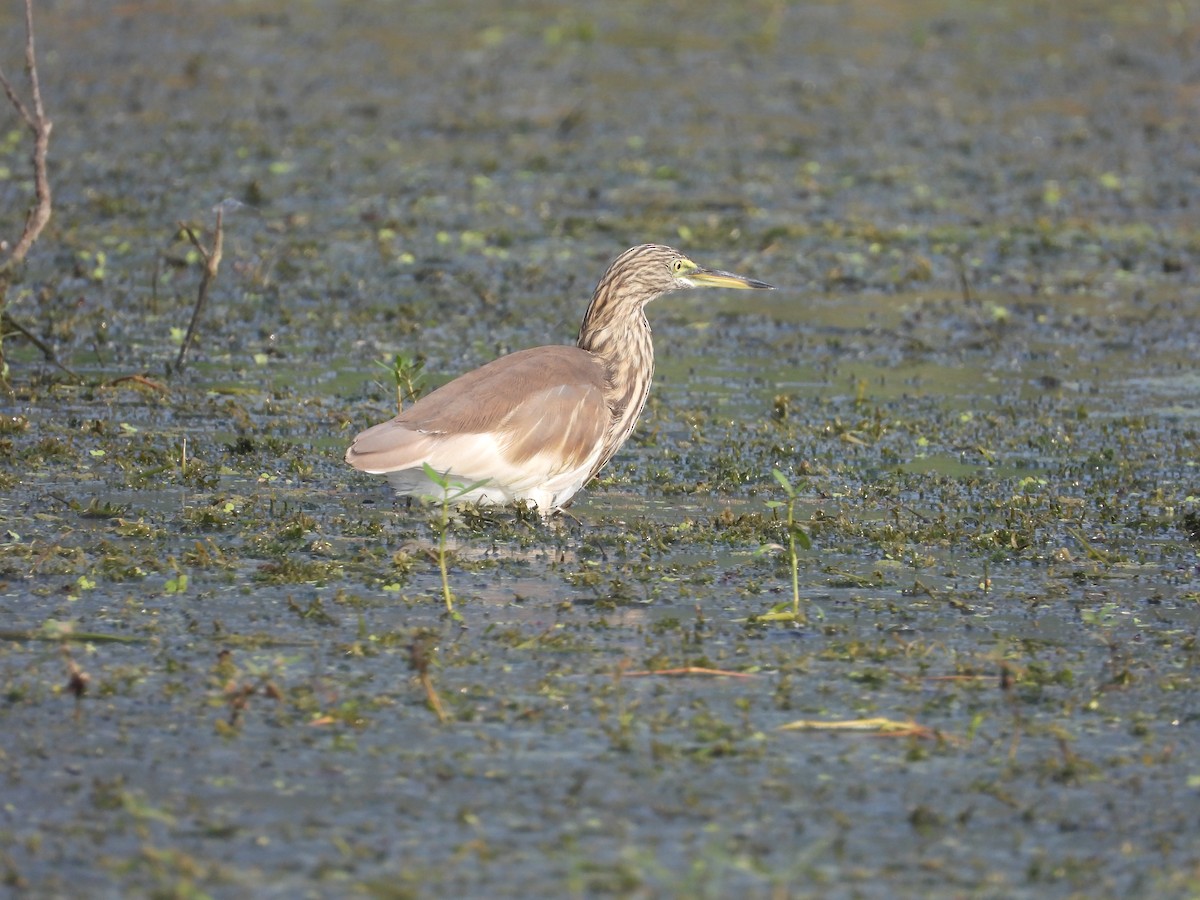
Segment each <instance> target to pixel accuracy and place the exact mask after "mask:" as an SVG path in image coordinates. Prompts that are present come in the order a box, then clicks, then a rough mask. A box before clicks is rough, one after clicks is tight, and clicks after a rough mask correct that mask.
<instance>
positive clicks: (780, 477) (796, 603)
mask: <svg viewBox="0 0 1200 900" xmlns="http://www.w3.org/2000/svg"><path fill="white" fill-rule="evenodd" d="M771 474H772V475H774V476H775V480H776V481H777V482H779V486H780V487H782V488H783V493H784V495H785V497H786V498H787V499H785V500H768V501H767V508H768V509H786V510H787V521H786V526H787V535H788V546H787V550H788V560H789V562H790V563H791V568H792V609H791V612H790V613H788V612H779V611H774V612H772V613H769V614H768V615H767V616H759V619H764V618H768V619H772V620H781V619H787V620H790V621H793V622H803V621H805V619H806V617H805V616H804V614H803V613H801V612H800V555H799V553H798V551H797V547H799V548H801V549H803V550H810V549H812V538H811V537H810V536H809V533H808V530H807V529H805V527H804V526H803V525H801V524H800V523H799V522H797V521H796V503H797V501H799V499H800V496H799V494H797V493H796V489H795V488H794V487H793V486H792V483H791V482H790V481H789V480H788V477H787V476H786V475H784V474H783V472H781V471H779V469H773V470H772V472H771ZM782 549H783V547H781V546H780V545H778V544H767V545H765V546H763V547H760V548H759V553H764V552H766V551H768V550H782Z"/></svg>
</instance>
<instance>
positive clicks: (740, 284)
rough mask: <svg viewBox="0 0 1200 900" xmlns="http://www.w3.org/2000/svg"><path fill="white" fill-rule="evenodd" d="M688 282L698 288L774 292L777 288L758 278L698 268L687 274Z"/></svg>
mask: <svg viewBox="0 0 1200 900" xmlns="http://www.w3.org/2000/svg"><path fill="white" fill-rule="evenodd" d="M687 278H688V281H691V282H693V283H694V284H695V285H696V286H697V287H720V288H737V289H739V290H762V291H773V290H775V286H774V285H772V284H767V283H766V282H765V281H759V280H758V279H757V278H747V277H745V276H744V275H734V274H733V273H732V272H722V271H721V270H720V269H701V268H696V269H693V270H692V271H691V272H688V274H687Z"/></svg>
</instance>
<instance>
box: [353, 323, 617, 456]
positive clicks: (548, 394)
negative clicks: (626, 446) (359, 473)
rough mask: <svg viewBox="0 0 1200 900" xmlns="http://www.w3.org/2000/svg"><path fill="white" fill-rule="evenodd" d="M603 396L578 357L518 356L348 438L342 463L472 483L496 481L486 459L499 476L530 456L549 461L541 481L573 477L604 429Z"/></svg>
mask: <svg viewBox="0 0 1200 900" xmlns="http://www.w3.org/2000/svg"><path fill="white" fill-rule="evenodd" d="M604 388H605V373H604V368H603V366H601V364H600V363H599V362H597V361H596V359H595V357H594V356H592V354H590V353H588V352H587V351H586V350H581V349H579V348H578V347H536V348H534V349H532V350H522V351H520V352H518V353H513V354H510V355H508V356H502V357H501V358H500V359H497V360H494V361H492V362H490V363H488V364H487V365H485V366H482V367H480V368H478V369H475V370H474V371H472V372H468V373H467V374H465V375H463V376H461V377H459V378H456V379H455V380H454V381H451V382H450V383H449V384H446V385H444V386H442V387H440V388H438V389H437V390H436V391H434V392H433V393H431V394H428V395H427V396H425V397H422V398H421V399H420V400H418V401H417V402H416V403H414V404H413V405H412V406H411V407H409V408H408V409H406V410H405V411H404V412H402V413H401V414H400V415H399V416H397V417H396V418H394V419H392V420H391V421H390V422H384V423H383V424H381V425H376V426H375V427H373V428H368V429H367V430H366V431H364V432H363V433H362V434H360V435H359V436H358V437H357V438H355V440H354V443H353V444H352V445H351V447H350V449H349V450H348V451H347V453H346V460H347V462H349V463H350V464H351V465H353V466H354V467H355V468H358V469H362V470H365V471H369V472H388V471H395V470H399V469H406V468H411V467H418V466H420V465H422V463H425V462H428V463H430V465H432V466H433V467H434V468H435V469H438V470H439V471H450V470H452V471H454V472H457V473H461V474H462V475H464V476H466V475H470V476H472V477H478V478H485V477H503V476H500V472H499V471H497V470H496V466H497V462H498V461H497V460H496V459H495V457H496V455H500V456H502V457H503V462H502V463H501V464H500V466H499V468H500V469H502V470H506V474H509V473H511V467H512V466H517V467H519V466H520V465H521V464H522V463H524V462H526V461H528V460H530V459H532V458H533V457H535V456H538V455H539V454H549V455H550V458H551V459H553V460H554V462H553V464H549V465H548V471H549V472H558V471H563V470H566V469H570V468H574V467H576V466H579V465H582V464H583V463H584V462H585V461H586V460H588V459H589V458H590V457H592V455H593V453H594V452H595V450H596V448H597V446H598V445H599V444H600V442H601V441H602V440H603V439H604V435H605V432H606V430H607V429H608V426H609V423H610V421H611V414H610V412H609V410H608V406H607V404H606V402H605V398H604ZM489 456H490V457H491V459H490V460H489V459H488V457H489ZM531 474H532V473H531Z"/></svg>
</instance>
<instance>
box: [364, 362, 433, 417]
mask: <svg viewBox="0 0 1200 900" xmlns="http://www.w3.org/2000/svg"><path fill="white" fill-rule="evenodd" d="M375 365H377V366H379V368H381V369H384V370H386V371H387V372H388V374H390V375H391V376H392V383H393V384H394V385H395V387H396V412H397V413H402V412H404V401H405V400H416V399H417V397H419V396H420V395H421V391H422V390H423V388H424V382H425V373H424V372H422V371H421V370H422V369H424V368H425V360H423V359H420V358H419V357H418V358H414V357H411V356H405V355H404V354H403V353H397V354H396V355H395V356H394V357H392V360H391V362H387V361H381V360H378V359H377V360H375Z"/></svg>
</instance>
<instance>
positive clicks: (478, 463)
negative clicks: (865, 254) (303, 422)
mask: <svg viewBox="0 0 1200 900" xmlns="http://www.w3.org/2000/svg"><path fill="white" fill-rule="evenodd" d="M693 287H728V288H770V287H771V286H770V285H769V284H766V283H764V282H761V281H755V280H754V279H752V278H745V277H743V276H741V275H732V274H730V273H728V272H722V271H719V270H716V269H705V268H702V267H700V266H698V265H696V264H695V263H694V262H692V261H691V260H690V259H688V258H687V257H686V256H684V255H683V254H682V253H680V252H679V251H678V250H672V249H671V248H670V247H664V246H662V245H659V244H642V245H641V246H638V247H633V248H631V249H629V250H626V251H625V252H624V253H622V254H621V255H620V256H618V257H617V258H616V259H615V260H614V261H613V263H612V265H611V266H609V268H608V271H607V272H605V273H604V277H603V278H601V279H600V283H599V284H598V285H597V286H596V291H595V293H594V294H593V295H592V302H591V304H590V305H589V306H588V309H587V313H586V314H585V315H584V317H583V324H582V325H581V326H580V328H579V340H578V342H577V345H576V346H574V347H565V346H564V347H535V348H533V349H532V350H521V351H519V352H517V353H512V354H509V355H508V356H502V357H500V358H499V359H496V360H493V361H492V362H490V363H488V364H487V365H485V366H482V367H480V368H478V369H475V370H474V371H472V372H468V373H467V374H465V375H463V376H461V377H459V378H456V379H455V380H454V381H451V382H450V383H449V384H446V385H444V386H442V387H440V388H438V389H437V390H436V391H433V392H432V393H431V394H428V395H427V396H425V397H422V398H421V399H420V400H418V401H417V402H416V403H414V404H413V405H412V406H411V407H409V408H408V409H406V410H404V412H402V413H401V414H400V415H398V416H396V418H394V419H392V420H391V421H388V422H384V423H383V424H381V425H376V426H374V427H373V428H368V429H367V430H366V431H364V432H362V434H360V435H359V436H358V437H356V438H355V439H354V442H353V443H352V444H351V445H350V449H349V450H347V451H346V462H348V463H349V464H350V465H352V466H354V468H356V469H360V470H362V471H364V472H370V473H373V474H380V475H387V476H388V480H389V481H390V482H391V484H392V486H393V487H394V488H395V489H396V491H397V492H398V493H400V494H407V495H409V496H415V497H426V498H435V499H440V498H441V496H442V490H441V488H440V487H438V486H437V485H436V484H435V483H434V482H433V481H431V480H430V479H429V478H428V476H427V475H426V473H425V468H424V467H425V465H426V464H428V465H429V466H430V467H431V468H432V469H433V470H434V471H435V472H437V473H439V474H440V475H443V476H445V477H446V478H447V480H448V481H449V482H450V483H451V484H452V485H459V486H461V487H465V488H470V490H467V491H465V492H457V491H455V490H453V489H452V490H451V491H450V497H451V499H452V500H453V502H455V503H466V502H473V501H480V502H489V503H508V502H511V501H514V500H526V501H529V502H530V503H532V504H534V505H536V506H537V508H538V510H539V511H540V512H541V513H542V514H543V515H549V514H550V513H552V512H555V511H556V510H559V509H562V508H563V507H564V506H566V505H567V504H568V503H569V502H570V500H571V498H572V497H573V496H574V494H575V493H576V492H577V491H578V490H579V489H580V488H581V487H583V486H584V485H585V484H587V483H588V481H590V480H591V479H592V477H593V476H595V475H596V473H598V472H599V471H600V470H601V469H603V468H604V466H605V465H607V464H608V461H609V460H610V459H612V456H613V454H614V453H616V452H617V450H618V449H620V447H621V445H622V444H624V443H625V440H626V438H628V437H629V434H630V432H632V431H633V426H634V424H635V423H636V422H637V417H638V415H639V414H640V413H641V411H642V407H643V406H644V405H645V403H646V397H647V395H648V394H649V393H650V381H651V378H652V377H653V374H654V345H653V344H652V343H651V340H650V324H649V323H648V322H647V321H646V316H645V312H644V309H645V306H646V304H647V303H649V302H650V301H651V300H654V299H655V298H657V297H660V296H662V295H663V294H666V293H668V292H670V291H677V290H682V289H684V288H693ZM455 494H457V496H455Z"/></svg>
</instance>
